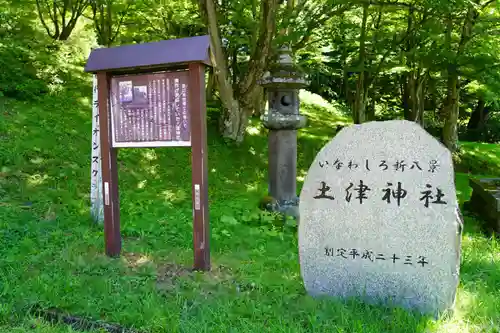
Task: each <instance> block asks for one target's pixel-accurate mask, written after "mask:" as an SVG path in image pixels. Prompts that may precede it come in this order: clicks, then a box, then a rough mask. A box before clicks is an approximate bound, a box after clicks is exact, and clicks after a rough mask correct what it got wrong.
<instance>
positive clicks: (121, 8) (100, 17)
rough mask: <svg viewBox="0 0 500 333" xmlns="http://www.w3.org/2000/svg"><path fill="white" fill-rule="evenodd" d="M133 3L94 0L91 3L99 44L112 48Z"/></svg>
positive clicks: (116, 0)
mask: <svg viewBox="0 0 500 333" xmlns="http://www.w3.org/2000/svg"><path fill="white" fill-rule="evenodd" d="M131 4H132V2H130V1H127V2H125V1H120V0H93V1H92V2H91V3H90V6H91V9H92V20H93V21H94V29H95V31H96V35H97V43H98V44H99V45H102V46H107V47H110V46H111V45H112V44H113V43H114V42H115V41H116V39H117V37H118V35H119V33H120V29H121V28H122V25H123V22H124V19H125V17H126V16H127V14H128V12H129V9H130V6H131Z"/></svg>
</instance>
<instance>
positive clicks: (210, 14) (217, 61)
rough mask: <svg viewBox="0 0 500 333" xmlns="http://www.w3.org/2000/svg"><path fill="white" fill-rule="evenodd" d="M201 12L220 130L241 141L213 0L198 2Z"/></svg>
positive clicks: (239, 117) (235, 106) (239, 113)
mask: <svg viewBox="0 0 500 333" xmlns="http://www.w3.org/2000/svg"><path fill="white" fill-rule="evenodd" d="M200 7H201V10H202V12H204V14H205V19H206V22H207V25H208V31H209V35H210V43H211V49H212V52H211V61H212V66H213V67H212V68H213V71H214V76H215V80H216V82H217V87H218V89H219V95H220V100H221V102H222V110H221V112H222V113H221V117H220V119H219V120H220V130H221V133H222V136H223V137H225V138H228V139H230V140H233V141H237V142H238V141H242V138H243V135H242V133H240V127H241V121H242V119H241V112H240V106H239V103H238V101H237V100H236V99H235V98H234V92H233V87H232V85H231V83H230V82H229V71H228V67H227V61H226V56H225V54H224V49H223V47H222V41H221V37H220V34H219V24H218V22H217V11H216V9H215V3H214V0H206V1H204V2H200Z"/></svg>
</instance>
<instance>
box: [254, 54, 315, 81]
mask: <svg viewBox="0 0 500 333" xmlns="http://www.w3.org/2000/svg"><path fill="white" fill-rule="evenodd" d="M291 53H292V52H291V50H290V48H289V47H288V46H282V47H281V48H280V49H279V50H278V60H277V61H276V62H274V63H273V64H272V65H271V66H269V70H268V71H267V72H266V73H264V75H263V76H262V79H261V80H260V85H262V86H263V87H264V88H270V89H272V88H275V89H300V88H304V87H306V86H307V85H308V84H309V82H307V81H306V79H305V78H304V75H303V74H302V70H301V69H300V67H299V66H298V65H297V64H295V63H294V61H293V58H292V55H291Z"/></svg>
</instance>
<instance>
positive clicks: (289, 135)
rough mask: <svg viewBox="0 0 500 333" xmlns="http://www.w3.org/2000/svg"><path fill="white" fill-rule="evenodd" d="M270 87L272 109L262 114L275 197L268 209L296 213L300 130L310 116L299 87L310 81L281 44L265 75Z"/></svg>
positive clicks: (289, 213) (270, 192)
mask: <svg viewBox="0 0 500 333" xmlns="http://www.w3.org/2000/svg"><path fill="white" fill-rule="evenodd" d="M260 83H261V85H262V86H263V87H264V88H267V90H268V95H269V97H268V101H269V110H268V111H267V112H266V113H265V114H264V116H263V117H262V120H263V125H264V127H265V128H267V129H269V139H268V140H269V141H268V142H269V143H268V145H269V146H268V149H269V171H268V182H269V195H270V196H271V197H272V198H273V199H274V202H273V204H272V205H271V207H268V209H270V210H273V211H279V212H282V213H285V214H286V215H290V216H294V217H297V215H298V214H297V213H298V209H297V207H298V201H299V198H298V197H297V130H298V129H300V128H303V127H304V126H305V125H306V122H307V118H306V117H305V116H304V115H301V114H300V112H299V106H300V102H299V89H300V88H302V87H305V86H306V85H307V82H306V81H305V79H304V78H303V77H302V74H301V72H300V70H299V68H298V67H297V66H296V65H295V64H294V63H293V59H292V56H291V51H290V49H289V48H288V47H286V46H285V47H282V48H280V50H279V52H278V61H277V62H276V63H274V65H273V66H271V68H270V70H269V71H268V72H267V73H266V74H265V75H264V76H263V78H262V80H261V82H260Z"/></svg>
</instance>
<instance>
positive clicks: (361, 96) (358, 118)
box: [353, 3, 369, 124]
mask: <svg viewBox="0 0 500 333" xmlns="http://www.w3.org/2000/svg"><path fill="white" fill-rule="evenodd" d="M368 6H369V4H368V3H366V4H364V5H363V21H362V23H361V34H360V37H359V74H358V80H357V82H356V97H355V99H354V107H353V121H354V123H355V124H361V123H363V122H365V108H366V98H367V96H366V94H365V93H366V92H367V90H366V88H365V85H366V83H365V58H366V49H365V41H366V21H367V20H368Z"/></svg>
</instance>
